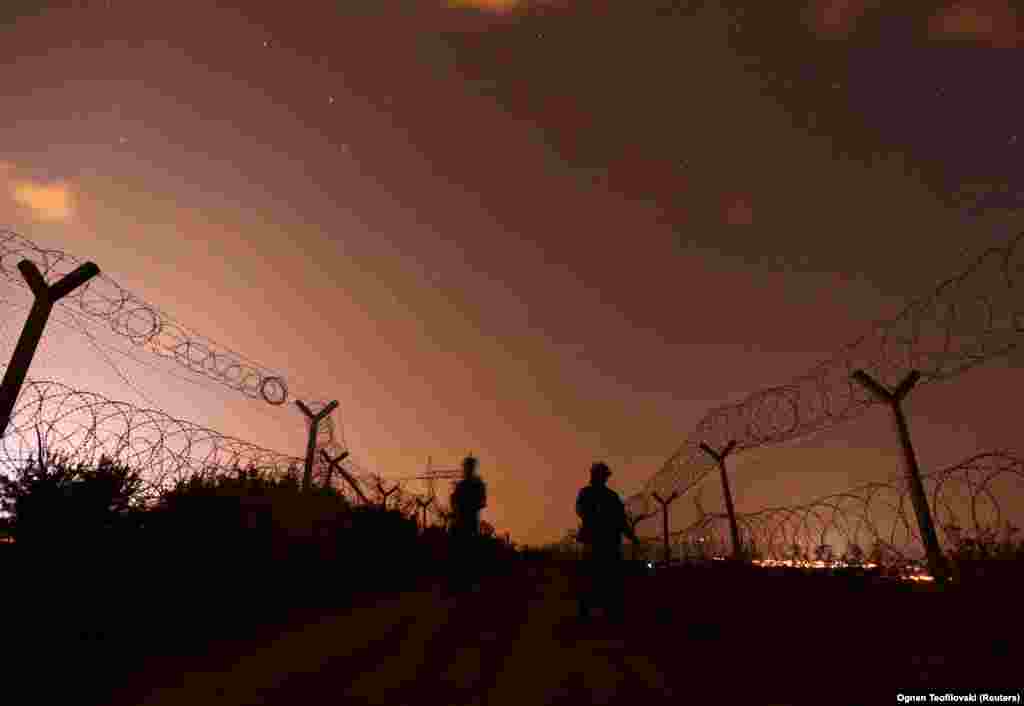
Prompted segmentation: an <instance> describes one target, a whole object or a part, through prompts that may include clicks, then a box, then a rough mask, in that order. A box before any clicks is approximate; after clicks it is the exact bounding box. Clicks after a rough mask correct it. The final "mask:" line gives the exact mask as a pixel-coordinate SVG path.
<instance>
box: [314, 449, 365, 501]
mask: <svg viewBox="0 0 1024 706" xmlns="http://www.w3.org/2000/svg"><path fill="white" fill-rule="evenodd" d="M320 458H322V459H323V460H324V463H326V464H327V467H328V476H327V479H328V481H330V471H331V469H337V471H338V473H340V474H341V477H342V478H344V479H345V482H346V483H348V484H349V487H351V488H352V490H354V491H355V493H356V495H358V496H359V499H360V500H362V501H363V503H365V504H366V505H369V504H370V501H369V500H368V499H367V498H366V496H365V495H364V494H363V490H362V488H360V487H359V483H357V482H356V479H355V478H353V477H352V475H351V474H350V473H349V472H348V471H346V470H345V469H344V468H342V467H341V465H340V464H341V462H342V461H344V460H345V459H346V458H348V451H346V452H344V453H343V454H341V455H340V456H338V458H335V459H332V458H331V457H330V456H328V455H327V451H326V450H324V449H320Z"/></svg>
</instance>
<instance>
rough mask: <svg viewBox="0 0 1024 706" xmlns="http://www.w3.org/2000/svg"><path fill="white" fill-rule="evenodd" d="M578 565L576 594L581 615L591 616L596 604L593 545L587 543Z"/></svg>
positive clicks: (582, 616)
mask: <svg viewBox="0 0 1024 706" xmlns="http://www.w3.org/2000/svg"><path fill="white" fill-rule="evenodd" d="M576 563H577V566H576V595H577V598H578V600H579V615H580V617H581V618H589V617H590V613H591V610H592V609H593V604H594V586H595V581H596V578H597V577H596V576H595V563H594V551H593V547H592V546H590V545H587V546H585V547H584V549H583V558H582V559H580V560H579V561H578V562H576Z"/></svg>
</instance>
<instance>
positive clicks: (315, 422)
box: [295, 400, 338, 493]
mask: <svg viewBox="0 0 1024 706" xmlns="http://www.w3.org/2000/svg"><path fill="white" fill-rule="evenodd" d="M295 405H296V406H297V407H298V408H299V409H300V410H302V413H303V414H305V415H306V417H307V418H308V419H309V441H308V442H307V444H306V469H305V471H304V472H303V474H302V492H304V493H307V492H309V488H310V486H311V485H312V483H313V458H314V455H315V454H316V434H317V431H318V430H319V428H320V422H321V421H322V420H323V418H324V417H326V416H327V415H328V414H330V413H331V412H333V411H334V408H335V407H337V406H338V400H333V401H332V402H331V403H330V404H328V405H327V406H325V407H324V408H323V409H321V410H320V411H319V412H317V413H316V414H314V413H313V411H312V410H311V409H310V408H309V407H307V406H306V405H305V404H304V403H303V402H302V400H295Z"/></svg>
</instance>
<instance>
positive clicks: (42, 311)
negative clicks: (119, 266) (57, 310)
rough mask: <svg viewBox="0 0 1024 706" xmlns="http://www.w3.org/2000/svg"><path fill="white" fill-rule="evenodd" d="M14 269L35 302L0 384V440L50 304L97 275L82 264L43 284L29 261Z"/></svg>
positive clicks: (92, 266) (91, 265)
mask: <svg viewBox="0 0 1024 706" xmlns="http://www.w3.org/2000/svg"><path fill="white" fill-rule="evenodd" d="M18 269H19V270H21V276H22V277H24V278H25V282H27V283H28V286H29V289H31V290H32V294H34V295H35V301H33V302H32V309H31V310H30V311H29V313H28V319H26V320H25V326H24V327H23V328H22V329H21V336H19V337H18V345H17V346H15V348H14V353H12V354H11V362H10V363H9V364H8V365H7V370H6V372H4V379H3V382H2V383H0V438H3V436H4V434H5V433H6V432H7V425H8V424H10V421H11V414H13V413H14V403H15V402H17V400H18V394H19V393H20V392H21V386H22V384H23V383H24V382H25V376H26V375H28V368H29V366H30V365H31V364H32V358H33V357H35V354H36V348H37V347H38V346H39V340H40V339H41V338H42V337H43V329H44V328H46V321H47V320H48V319H49V318H50V312H51V311H53V305H54V304H56V303H57V302H58V301H60V299H62V298H63V297H66V296H67V295H68V294H70V293H71V292H72V291H74V290H76V289H78V288H79V287H81V286H82V285H83V284H85V283H86V282H88V281H89V280H90V279H92V278H93V277H95V276H96V275H98V274H99V273H100V268H99V267H97V266H96V264H95V263H92V262H86V263H84V264H82V265H79V266H78V267H76V268H75V269H74V270H72V271H71V272H69V273H68V274H66V275H64V276H63V277H62V278H61V279H60V280H59V281H58V282H55V283H54V284H47V283H46V280H45V279H44V278H43V275H42V273H40V272H39V268H38V267H36V266H35V263H33V262H32V261H31V260H22V261H21V262H19V263H18Z"/></svg>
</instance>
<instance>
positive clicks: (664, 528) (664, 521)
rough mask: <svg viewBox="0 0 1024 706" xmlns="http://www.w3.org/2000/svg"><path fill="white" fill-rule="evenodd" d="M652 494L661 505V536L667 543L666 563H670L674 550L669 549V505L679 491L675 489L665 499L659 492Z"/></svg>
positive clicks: (677, 495)
mask: <svg viewBox="0 0 1024 706" xmlns="http://www.w3.org/2000/svg"><path fill="white" fill-rule="evenodd" d="M651 495H653V496H654V499H655V500H657V501H658V504H659V505H661V538H662V541H663V542H664V544H665V563H666V564H668V563H670V562H671V560H672V551H671V549H669V545H668V506H669V505H670V504H671V503H672V501H673V500H675V499H676V498H678V497H679V491H677V490H673V491H672V494H671V495H669V496H668V498H667V499H665V500H662V499H661V496H660V495H658V493H657V492H653V493H651Z"/></svg>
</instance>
